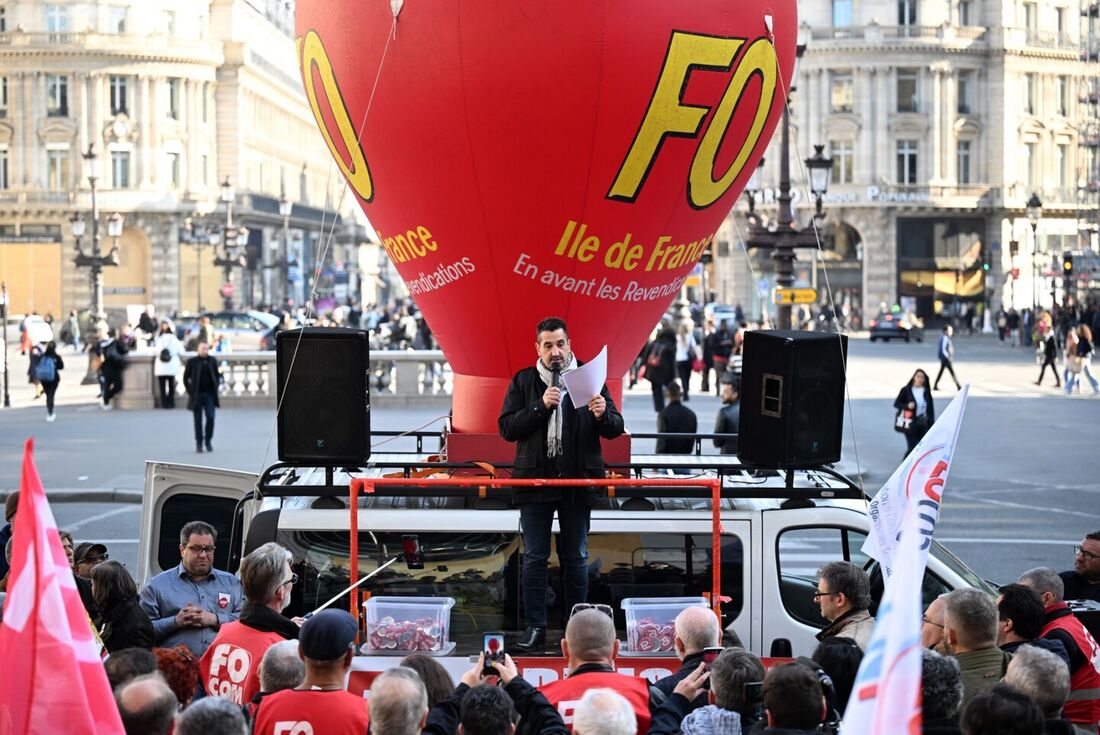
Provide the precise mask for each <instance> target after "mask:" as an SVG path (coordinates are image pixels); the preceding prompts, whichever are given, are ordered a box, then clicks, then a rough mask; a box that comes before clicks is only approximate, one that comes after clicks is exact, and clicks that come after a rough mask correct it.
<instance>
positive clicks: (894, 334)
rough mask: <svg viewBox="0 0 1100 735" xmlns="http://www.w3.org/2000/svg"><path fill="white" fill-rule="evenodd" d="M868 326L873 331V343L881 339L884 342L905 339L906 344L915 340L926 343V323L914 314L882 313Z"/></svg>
mask: <svg viewBox="0 0 1100 735" xmlns="http://www.w3.org/2000/svg"><path fill="white" fill-rule="evenodd" d="M868 326H869V327H870V329H871V341H872V342H874V341H875V340H876V339H881V340H882V341H883V342H889V341H890V340H892V339H903V340H905V341H906V342H909V341H910V340H914V339H915V340H916V341H918V342H923V341H924V322H922V321H921V320H920V318H919V317H917V316H916V315H914V314H902V313H897V314H894V313H891V312H886V311H880V312H879V315H878V316H877V317H875V318H874V319H872V320H871V323H870V324H869V325H868Z"/></svg>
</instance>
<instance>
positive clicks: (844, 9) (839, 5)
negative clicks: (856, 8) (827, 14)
mask: <svg viewBox="0 0 1100 735" xmlns="http://www.w3.org/2000/svg"><path fill="white" fill-rule="evenodd" d="M851 25H852V0H833V27H834V28H848V27H849V26H851Z"/></svg>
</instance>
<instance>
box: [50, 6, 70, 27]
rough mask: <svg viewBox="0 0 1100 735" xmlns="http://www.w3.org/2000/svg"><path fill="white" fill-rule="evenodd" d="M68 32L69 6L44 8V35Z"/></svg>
mask: <svg viewBox="0 0 1100 735" xmlns="http://www.w3.org/2000/svg"><path fill="white" fill-rule="evenodd" d="M68 32H69V6H68V5H47V6H46V33H68Z"/></svg>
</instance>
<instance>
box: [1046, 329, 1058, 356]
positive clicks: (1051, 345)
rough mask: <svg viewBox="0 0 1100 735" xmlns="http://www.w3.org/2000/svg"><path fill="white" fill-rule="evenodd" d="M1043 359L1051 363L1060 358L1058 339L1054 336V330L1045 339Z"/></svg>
mask: <svg viewBox="0 0 1100 735" xmlns="http://www.w3.org/2000/svg"><path fill="white" fill-rule="evenodd" d="M1043 357H1044V358H1045V359H1047V360H1050V361H1051V362H1053V361H1054V358H1056V357H1058V339H1057V338H1056V337H1055V336H1054V331H1053V330H1051V331H1049V332H1047V335H1046V336H1045V337H1043Z"/></svg>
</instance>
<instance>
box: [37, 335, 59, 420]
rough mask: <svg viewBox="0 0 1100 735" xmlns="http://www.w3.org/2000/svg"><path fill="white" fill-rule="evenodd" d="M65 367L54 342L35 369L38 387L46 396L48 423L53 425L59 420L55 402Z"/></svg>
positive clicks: (39, 359)
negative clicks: (54, 407) (55, 395)
mask: <svg viewBox="0 0 1100 735" xmlns="http://www.w3.org/2000/svg"><path fill="white" fill-rule="evenodd" d="M64 367H65V362H64V361H63V360H62V359H61V355H59V354H57V344H56V343H54V342H50V343H49V344H47V345H46V351H45V352H43V353H42V355H41V357H39V358H38V362H37V363H36V364H35V367H34V373H35V377H36V378H37V379H38V385H39V386H41V388H42V392H43V393H45V394H46V421H49V422H51V423H52V422H53V421H54V420H55V419H56V418H57V414H55V413H54V412H53V405H54V402H53V401H54V394H55V393H57V386H58V384H59V383H60V382H61V370H62V369H64Z"/></svg>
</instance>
